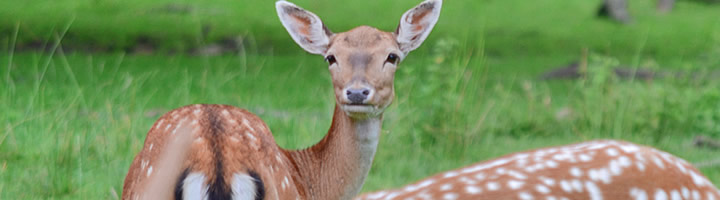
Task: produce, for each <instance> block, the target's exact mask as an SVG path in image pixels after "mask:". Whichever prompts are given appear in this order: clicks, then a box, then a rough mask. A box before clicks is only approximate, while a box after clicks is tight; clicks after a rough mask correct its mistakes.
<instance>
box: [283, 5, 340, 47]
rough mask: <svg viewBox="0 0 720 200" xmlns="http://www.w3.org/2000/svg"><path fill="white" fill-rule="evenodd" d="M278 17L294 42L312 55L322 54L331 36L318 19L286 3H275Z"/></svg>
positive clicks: (310, 13)
mask: <svg viewBox="0 0 720 200" xmlns="http://www.w3.org/2000/svg"><path fill="white" fill-rule="evenodd" d="M275 8H276V9H277V14H278V17H280V21H281V22H282V24H283V26H284V27H285V29H287V31H288V33H290V36H291V37H292V38H293V40H295V42H296V43H297V44H298V45H300V47H302V48H303V49H305V51H307V52H310V53H313V54H321V55H322V54H324V53H325V52H326V51H327V49H328V45H329V44H330V37H331V36H332V35H333V33H332V32H330V30H328V29H327V28H326V27H325V25H323V23H322V21H320V18H319V17H318V16H317V15H315V14H313V13H312V12H309V11H306V10H305V9H302V8H300V7H298V6H296V5H295V4H292V3H290V2H287V1H278V2H276V3H275Z"/></svg>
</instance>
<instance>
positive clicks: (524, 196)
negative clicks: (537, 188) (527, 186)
mask: <svg viewBox="0 0 720 200" xmlns="http://www.w3.org/2000/svg"><path fill="white" fill-rule="evenodd" d="M518 197H520V199H522V200H532V199H533V196H532V195H531V194H530V193H527V192H520V193H518Z"/></svg>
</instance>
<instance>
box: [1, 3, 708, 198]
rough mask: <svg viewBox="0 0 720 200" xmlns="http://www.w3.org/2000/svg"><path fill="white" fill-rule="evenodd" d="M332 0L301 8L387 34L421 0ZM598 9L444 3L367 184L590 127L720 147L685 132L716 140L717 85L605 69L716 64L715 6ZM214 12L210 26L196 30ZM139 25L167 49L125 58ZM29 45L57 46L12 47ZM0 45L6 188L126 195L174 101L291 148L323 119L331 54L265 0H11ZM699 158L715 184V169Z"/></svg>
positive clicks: (545, 142)
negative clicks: (89, 48)
mask: <svg viewBox="0 0 720 200" xmlns="http://www.w3.org/2000/svg"><path fill="white" fill-rule="evenodd" d="M170 2H174V3H172V4H171V3H170ZM331 2H335V1H329V0H321V1H308V0H304V1H297V2H296V3H297V4H298V5H300V6H303V7H305V8H307V9H309V10H311V11H313V12H315V13H317V14H318V15H320V17H322V18H323V19H324V20H325V22H326V24H327V25H328V26H329V27H330V28H331V29H333V30H336V31H338V32H339V31H343V30H347V29H349V28H351V27H354V26H357V25H360V24H369V25H373V26H377V27H380V28H381V29H385V30H392V29H393V28H394V26H396V22H397V20H396V19H398V18H399V17H400V15H401V14H402V12H403V11H405V10H406V9H408V8H410V7H412V6H413V5H414V4H416V3H417V2H411V1H402V2H400V1H397V2H394V1H393V2H389V1H382V2H381V1H378V2H367V1H353V2H349V5H342V6H338V5H336V4H331ZM598 4H599V2H587V1H573V2H568V1H562V0H552V1H542V2H534V1H521V0H507V1H489V0H488V1H466V2H460V1H447V2H445V5H444V7H443V13H442V16H441V18H440V22H439V24H438V26H437V27H436V30H435V31H434V32H433V33H432V34H431V36H430V38H429V39H428V41H426V43H425V44H424V45H423V46H422V47H421V48H420V49H419V50H417V51H416V52H413V53H411V54H410V55H409V56H408V59H407V60H406V61H404V62H403V63H402V64H401V66H400V68H399V69H398V72H397V75H396V86H395V88H396V92H397V97H396V99H395V101H394V103H393V105H392V106H391V108H389V109H388V111H387V112H386V114H385V123H384V127H383V136H382V138H381V143H380V146H379V150H378V154H377V157H376V159H375V162H374V166H373V168H372V170H371V172H370V176H369V178H368V179H367V182H366V185H365V188H364V191H372V190H377V189H382V188H388V187H394V186H399V185H403V184H407V183H409V182H412V181H414V180H417V179H419V178H421V177H425V176H427V175H430V174H433V173H435V172H438V171H441V170H447V169H453V168H457V167H460V166H463V165H467V164H470V163H474V162H477V161H482V160H487V159H491V158H494V157H498V156H501V155H504V154H508V153H512V152H518V151H522V150H527V149H532V148H539V147H546V146H550V145H560V144H568V143H572V142H579V141H586V140H590V139H598V138H611V139H624V140H629V141H632V142H636V143H640V144H645V145H650V146H653V147H656V148H659V149H662V150H665V151H668V152H670V153H672V154H674V155H677V156H679V157H682V158H684V159H687V160H688V161H690V162H704V161H711V160H717V159H718V158H720V157H719V156H718V155H720V152H718V151H717V150H710V149H702V148H696V147H693V146H692V145H691V144H690V143H691V140H692V138H693V137H694V136H695V135H699V134H702V135H708V136H711V137H714V138H716V139H717V138H720V104H719V103H718V102H720V80H717V79H712V78H711V77H706V78H691V76H686V77H683V78H677V79H674V78H672V79H670V78H668V79H657V80H652V81H641V80H619V79H618V78H617V77H614V76H613V75H612V73H611V70H612V67H613V66H615V65H616V64H624V65H628V66H631V67H638V66H642V67H649V68H652V69H655V70H660V71H681V70H682V71H694V72H698V73H700V74H710V73H706V72H710V71H712V70H714V69H717V68H718V67H720V56H719V55H720V12H717V10H718V8H719V7H718V6H711V5H705V4H696V3H692V2H685V1H681V2H678V5H677V7H676V9H675V10H674V11H673V12H672V13H670V14H668V15H665V16H662V15H657V14H655V13H654V12H653V8H654V6H653V5H652V4H651V3H650V2H649V1H643V2H633V4H632V5H631V6H632V7H631V11H632V12H633V16H634V17H635V23H634V24H631V25H627V26H623V25H619V24H614V23H611V22H607V21H603V20H598V19H595V18H594V17H593V14H594V11H595V10H594V9H595V8H596V6H597V5H598ZM169 5H170V6H169ZM168 6H169V7H168ZM351 8H352V9H351ZM366 10H373V12H372V13H367V12H365V11H366ZM206 24H210V25H211V26H212V29H211V30H210V32H209V34H208V36H206V37H204V36H202V27H203V26H204V25H206ZM18 27H19V28H18ZM66 29H67V32H65V31H64V30H66ZM238 36H239V37H241V38H243V39H242V41H243V45H244V46H243V47H244V48H243V50H241V51H239V52H238V53H236V54H232V55H222V56H212V57H206V56H190V55H186V54H173V53H170V52H172V51H176V50H183V51H184V50H187V49H190V48H193V47H195V46H198V45H202V44H204V43H210V42H213V41H216V40H221V39H223V38H226V37H238ZM56 38H62V39H63V42H62V44H63V46H65V45H67V46H75V47H83V45H96V46H100V47H102V48H105V49H107V50H109V52H104V53H92V54H91V53H87V52H74V53H70V52H66V51H64V50H65V49H63V48H57V49H56V48H53V47H55V46H56V44H58V43H57V42H58V40H56ZM138 38H150V39H151V40H152V41H153V42H154V43H155V44H156V45H158V47H159V48H160V49H161V52H157V53H156V55H134V54H125V53H118V51H121V50H124V49H129V48H132V47H133V45H134V44H135V43H136V42H137V41H138ZM34 43H39V44H40V46H43V45H44V46H47V47H48V48H47V49H50V50H49V51H47V52H45V53H41V52H26V51H20V52H18V51H15V50H14V49H16V48H19V49H23V48H25V47H28V46H32V45H33V44H34ZM0 44H2V48H3V49H2V50H3V51H0V52H2V54H0V84H2V85H3V87H1V88H2V89H1V90H0V102H1V103H0V110H1V111H2V114H0V199H50V198H57V199H114V198H117V197H119V195H120V192H121V191H122V182H123V179H124V177H125V173H126V172H127V167H128V166H129V165H130V162H131V161H132V159H133V157H134V156H135V154H136V153H137V152H138V151H139V150H140V149H141V148H142V144H143V141H144V137H145V134H146V132H147V130H149V128H150V127H151V125H152V123H153V122H154V121H155V120H156V119H157V118H158V117H159V115H161V114H163V113H164V112H166V111H169V110H170V109H173V108H176V107H179V106H182V105H187V104H192V103H219V104H230V105H235V106H238V107H242V108H247V109H248V110H250V111H252V112H254V113H256V114H257V115H259V116H260V117H261V118H263V119H264V120H265V122H266V123H267V124H268V125H269V126H270V127H271V129H272V131H273V132H274V134H275V137H276V140H277V141H278V143H279V144H280V145H281V146H283V147H286V148H302V147H306V146H309V145H311V144H313V143H315V142H316V141H318V140H319V139H320V138H321V137H322V136H323V135H324V134H325V133H326V131H327V128H328V127H329V124H330V119H331V113H332V109H333V102H334V101H333V94H332V91H331V88H330V78H329V74H328V73H327V71H326V68H325V64H324V63H323V61H322V58H320V57H319V56H315V55H308V54H306V53H304V52H302V50H301V49H300V48H298V47H296V45H295V44H294V43H293V42H292V40H291V39H290V37H289V36H287V33H286V32H285V30H283V29H282V28H281V26H280V23H279V22H278V20H277V17H276V16H275V12H274V9H273V5H272V4H271V3H270V2H263V1H253V2H239V1H226V0H212V1H203V3H197V2H193V1H152V2H147V1H138V0H129V1H115V0H83V1H81V0H75V1H70V0H59V1H39V0H27V1H3V2H1V3H0ZM584 48H587V49H589V51H590V53H589V55H588V56H587V58H583V56H581V52H582V49H584ZM162 51H164V52H162ZM572 60H584V61H586V62H587V64H588V70H589V71H590V72H591V73H590V74H589V75H588V76H587V77H586V78H582V79H579V80H568V81H558V80H553V81H543V80H540V79H538V76H539V75H540V74H542V72H544V71H546V70H548V69H551V68H554V67H555V66H559V65H564V64H567V63H568V62H570V61H572ZM308 94H313V95H308ZM701 170H702V172H703V173H704V174H705V175H707V176H708V177H709V178H710V179H711V180H713V181H714V183H716V185H717V184H720V166H717V165H714V166H713V165H709V166H705V167H703V168H701Z"/></svg>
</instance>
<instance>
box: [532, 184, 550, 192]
mask: <svg viewBox="0 0 720 200" xmlns="http://www.w3.org/2000/svg"><path fill="white" fill-rule="evenodd" d="M535 190H537V191H538V192H539V193H543V194H547V193H550V188H548V187H547V186H545V185H536V186H535Z"/></svg>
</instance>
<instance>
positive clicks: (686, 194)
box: [680, 186, 690, 199]
mask: <svg viewBox="0 0 720 200" xmlns="http://www.w3.org/2000/svg"><path fill="white" fill-rule="evenodd" d="M680 192H682V196H683V198H685V199H689V198H690V190H689V189H688V188H687V187H685V186H683V187H682V189H680Z"/></svg>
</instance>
